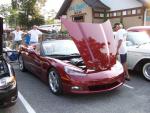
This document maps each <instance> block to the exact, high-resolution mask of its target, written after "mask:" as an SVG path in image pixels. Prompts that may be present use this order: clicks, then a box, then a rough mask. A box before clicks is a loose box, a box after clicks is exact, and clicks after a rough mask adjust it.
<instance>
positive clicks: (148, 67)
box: [142, 62, 150, 81]
mask: <svg viewBox="0 0 150 113" xmlns="http://www.w3.org/2000/svg"><path fill="white" fill-rule="evenodd" d="M142 73H143V76H144V77H145V79H146V80H149V81H150V63H149V62H147V63H145V64H144V65H143V68H142Z"/></svg>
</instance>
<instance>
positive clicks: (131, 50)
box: [126, 37, 137, 70]
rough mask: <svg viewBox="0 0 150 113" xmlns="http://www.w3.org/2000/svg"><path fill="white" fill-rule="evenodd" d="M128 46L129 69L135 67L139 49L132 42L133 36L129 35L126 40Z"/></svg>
mask: <svg viewBox="0 0 150 113" xmlns="http://www.w3.org/2000/svg"><path fill="white" fill-rule="evenodd" d="M126 46H127V63H128V69H131V70H132V69H133V68H134V65H135V62H136V56H137V53H136V49H137V45H135V44H134V43H133V42H132V39H131V38H128V37H127V42H126Z"/></svg>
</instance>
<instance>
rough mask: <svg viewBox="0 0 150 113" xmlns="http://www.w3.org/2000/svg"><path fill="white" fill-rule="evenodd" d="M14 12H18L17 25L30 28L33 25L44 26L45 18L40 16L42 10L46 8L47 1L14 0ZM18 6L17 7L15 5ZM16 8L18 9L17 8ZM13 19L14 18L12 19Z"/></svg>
mask: <svg viewBox="0 0 150 113" xmlns="http://www.w3.org/2000/svg"><path fill="white" fill-rule="evenodd" d="M12 1H13V2H14V4H12V5H13V6H12V7H13V8H14V10H18V11H17V12H18V13H17V15H16V19H15V20H17V23H18V24H19V25H20V26H22V27H24V28H30V27H31V26H32V25H34V24H36V25H41V24H44V23H45V21H44V17H43V16H41V15H40V9H41V8H42V7H43V6H44V4H45V2H46V0H19V2H15V1H18V0H12ZM15 4H16V5H15ZM15 7H16V8H15ZM12 18H13V17H12Z"/></svg>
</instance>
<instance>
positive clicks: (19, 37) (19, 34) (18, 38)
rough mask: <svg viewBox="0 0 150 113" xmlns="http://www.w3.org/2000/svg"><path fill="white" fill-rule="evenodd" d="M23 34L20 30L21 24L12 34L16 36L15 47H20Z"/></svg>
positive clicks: (14, 39)
mask: <svg viewBox="0 0 150 113" xmlns="http://www.w3.org/2000/svg"><path fill="white" fill-rule="evenodd" d="M23 34H24V33H23V32H22V31H21V30H20V27H19V26H17V27H16V30H15V31H13V32H11V35H13V36H14V38H13V49H18V48H19V46H20V44H21V42H22V35H23Z"/></svg>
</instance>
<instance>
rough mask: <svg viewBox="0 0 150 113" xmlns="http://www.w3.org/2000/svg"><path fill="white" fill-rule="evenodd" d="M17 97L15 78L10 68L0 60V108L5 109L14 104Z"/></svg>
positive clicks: (3, 60) (2, 59)
mask: <svg viewBox="0 0 150 113" xmlns="http://www.w3.org/2000/svg"><path fill="white" fill-rule="evenodd" d="M17 96H18V90H17V83H16V76H15V72H14V69H13V68H12V66H11V65H10V64H9V63H8V62H7V61H6V60H5V59H4V58H2V57H1V58H0V107H7V106H11V105H14V104H15V103H16V100H17Z"/></svg>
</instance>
